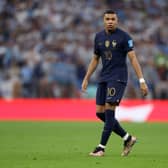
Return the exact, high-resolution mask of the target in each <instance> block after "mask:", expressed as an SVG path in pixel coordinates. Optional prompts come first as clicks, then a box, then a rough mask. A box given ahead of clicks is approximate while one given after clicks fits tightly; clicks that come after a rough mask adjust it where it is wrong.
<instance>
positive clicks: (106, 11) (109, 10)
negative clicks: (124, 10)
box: [103, 9, 117, 15]
mask: <svg viewBox="0 0 168 168" xmlns="http://www.w3.org/2000/svg"><path fill="white" fill-rule="evenodd" d="M105 14H117V13H116V12H115V11H114V10H112V9H107V10H105V11H104V14H103V15H105Z"/></svg>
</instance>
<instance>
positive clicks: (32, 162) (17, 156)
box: [0, 122, 168, 168]
mask: <svg viewBox="0 0 168 168" xmlns="http://www.w3.org/2000/svg"><path fill="white" fill-rule="evenodd" d="M122 125H123V126H124V128H126V129H127V130H129V132H131V133H133V134H134V135H136V136H137V137H138V142H137V143H136V145H135V147H134V148H133V151H132V152H131V153H130V155H129V156H128V157H121V156H120V154H121V150H122V140H121V139H120V138H119V137H118V136H116V135H115V134H112V135H111V138H110V141H109V143H108V145H107V149H106V153H105V156H104V157H101V158H95V157H90V156H88V153H89V152H90V151H92V150H93V148H94V147H95V145H97V144H98V143H99V139H100V135H101V130H102V127H103V124H102V123H100V122H0V167H1V168H141V167H142V168H166V167H168V133H167V131H168V123H164V124H161V123H155V124H154V123H137V124H135V123H122Z"/></svg>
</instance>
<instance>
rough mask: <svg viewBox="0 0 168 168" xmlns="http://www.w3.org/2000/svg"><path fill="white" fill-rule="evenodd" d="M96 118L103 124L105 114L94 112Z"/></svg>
mask: <svg viewBox="0 0 168 168" xmlns="http://www.w3.org/2000/svg"><path fill="white" fill-rule="evenodd" d="M96 116H97V118H99V119H100V120H101V121H103V122H105V113H104V112H96Z"/></svg>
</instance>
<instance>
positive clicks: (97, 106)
mask: <svg viewBox="0 0 168 168" xmlns="http://www.w3.org/2000/svg"><path fill="white" fill-rule="evenodd" d="M104 111H105V106H103V105H96V112H98V113H102V112H104Z"/></svg>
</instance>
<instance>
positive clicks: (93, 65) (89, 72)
mask: <svg viewBox="0 0 168 168" xmlns="http://www.w3.org/2000/svg"><path fill="white" fill-rule="evenodd" d="M98 64H99V57H98V56H97V55H94V56H93V57H92V59H91V61H90V64H89V66H88V70H87V72H86V75H85V77H84V79H83V82H82V91H83V92H85V91H86V89H87V86H88V81H89V79H90V77H91V75H92V74H93V72H94V71H95V70H96V68H97V65H98Z"/></svg>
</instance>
